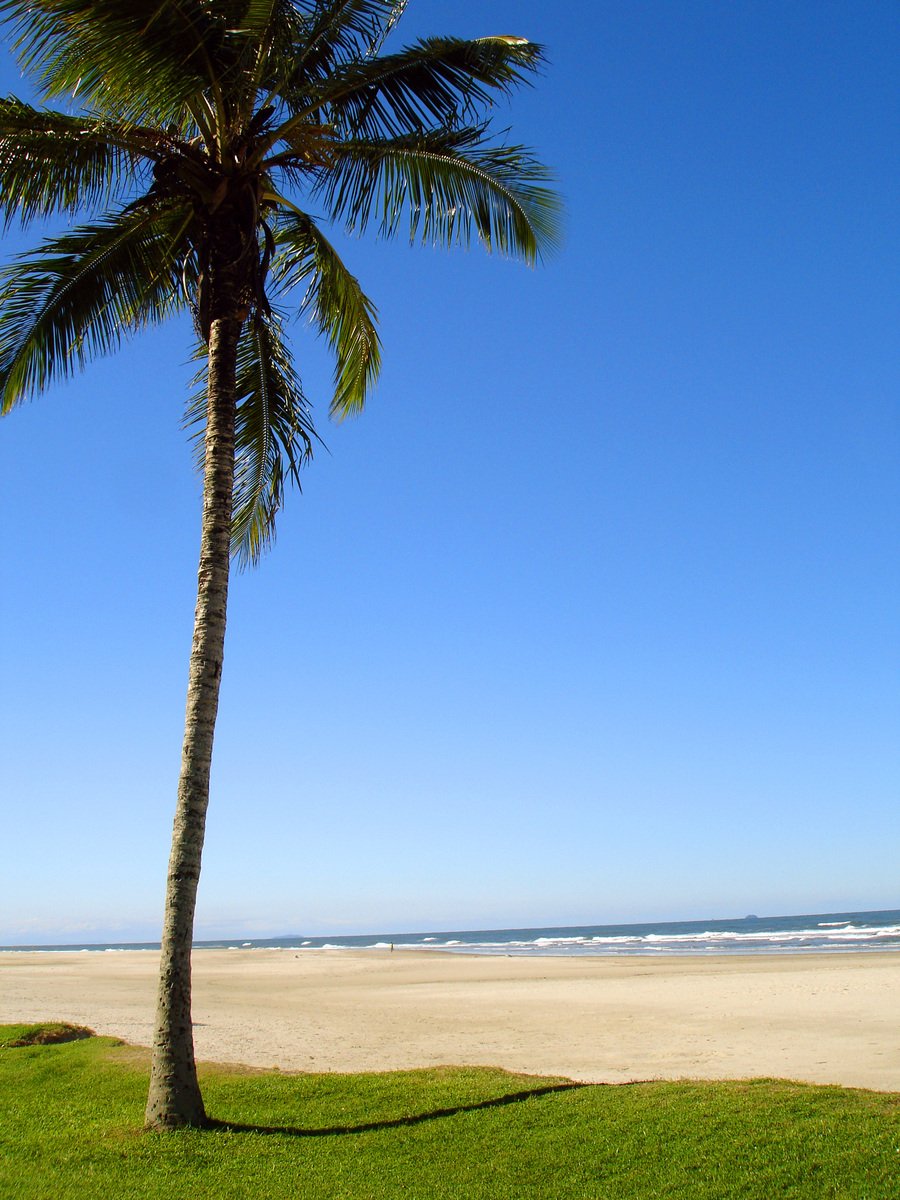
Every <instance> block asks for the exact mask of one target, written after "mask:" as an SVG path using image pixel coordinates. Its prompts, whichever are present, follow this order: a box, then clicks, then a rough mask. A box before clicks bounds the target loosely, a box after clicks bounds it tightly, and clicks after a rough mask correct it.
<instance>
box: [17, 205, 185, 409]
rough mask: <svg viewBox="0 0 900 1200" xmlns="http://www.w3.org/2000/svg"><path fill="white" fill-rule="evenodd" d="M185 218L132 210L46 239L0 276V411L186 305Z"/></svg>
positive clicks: (155, 209)
mask: <svg viewBox="0 0 900 1200" xmlns="http://www.w3.org/2000/svg"><path fill="white" fill-rule="evenodd" d="M189 219H190V213H189V212H186V211H185V209H184V208H183V207H182V206H178V205H173V204H172V203H171V202H169V203H167V204H162V203H155V204H154V203H150V202H148V203H144V204H139V205H136V206H133V207H131V208H129V209H126V210H124V211H122V212H120V213H116V214H114V215H113V216H109V217H106V218H104V219H103V220H102V221H99V222H97V223H96V224H92V225H83V226H80V227H78V228H76V229H74V230H72V231H71V232H70V233H66V234H64V235H63V236H61V237H58V238H51V239H49V240H48V241H46V242H44V243H43V245H42V246H40V247H38V249H37V250H35V251H31V252H30V253H28V254H24V255H21V256H19V257H18V258H17V259H16V260H15V261H14V263H13V264H12V265H11V266H10V267H8V268H7V269H6V270H5V271H4V272H3V273H2V274H0V411H2V412H4V413H5V412H8V411H9V409H10V408H12V407H13V406H14V405H15V404H17V403H19V401H21V400H24V399H27V398H30V397H31V395H32V394H34V393H35V392H38V391H41V390H42V389H43V388H45V387H47V385H48V384H49V383H50V382H51V381H53V380H54V379H57V378H59V377H65V376H67V375H70V374H71V373H72V371H73V370H74V369H75V368H76V367H83V366H84V364H85V363H86V362H87V360H88V359H89V358H91V357H93V356H95V355H98V354H104V353H107V352H108V351H110V350H112V349H115V348H117V347H118V345H119V344H120V343H121V341H122V339H123V337H124V336H126V334H127V333H129V332H131V331H133V330H135V329H138V328H141V327H142V326H146V325H149V324H156V323H158V322H160V321H162V320H164V319H165V318H166V317H168V316H169V315H170V313H172V312H173V311H174V310H175V309H176V308H178V307H180V306H183V305H184V299H183V297H182V294H181V290H180V283H179V273H180V270H181V266H180V264H181V259H182V258H183V256H184V255H185V253H187V251H188V243H187V240H186V230H187V224H188V221H189Z"/></svg>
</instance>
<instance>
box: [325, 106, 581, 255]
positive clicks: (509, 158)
mask: <svg viewBox="0 0 900 1200" xmlns="http://www.w3.org/2000/svg"><path fill="white" fill-rule="evenodd" d="M484 135H485V129H484V127H470V128H466V129H461V130H452V131H447V132H445V131H438V132H433V133H428V134H422V135H419V136H412V137H402V138H393V139H385V140H382V141H378V140H374V139H373V140H367V141H346V142H342V143H339V144H338V145H337V146H336V147H335V150H334V156H333V159H332V162H331V164H330V166H329V168H328V170H327V171H323V172H322V173H321V175H320V178H319V181H318V183H317V185H316V194H317V195H319V196H321V197H322V198H323V200H324V202H325V204H326V206H327V208H328V211H329V214H330V215H331V216H332V217H333V218H335V219H338V220H342V221H344V223H345V224H346V226H347V228H348V229H349V230H351V231H352V232H362V231H363V230H364V229H365V228H366V227H367V226H368V225H369V224H370V222H371V221H373V220H375V221H377V222H378V223H379V228H380V231H381V233H382V234H384V235H385V236H388V237H390V236H393V235H394V234H395V233H396V232H397V230H398V229H399V227H400V225H401V223H402V222H403V221H404V219H405V220H407V221H408V223H409V236H410V240H411V241H416V240H421V241H423V242H425V243H431V244H442V245H452V244H455V243H462V244H463V245H468V244H470V243H471V241H472V239H473V237H477V239H478V240H479V241H480V242H481V243H482V244H483V245H484V246H485V248H486V249H488V250H496V251H498V252H499V253H501V254H504V255H508V256H510V257H519V258H523V259H524V260H525V261H526V262H528V263H534V262H535V261H536V260H537V259H538V258H539V257H542V256H545V255H547V254H549V253H551V252H552V251H553V250H554V249H555V248H556V247H557V246H558V244H559V241H560V224H559V214H560V201H559V198H558V196H557V195H556V193H555V192H554V191H553V190H552V189H551V188H550V187H548V186H547V184H548V183H549V182H550V178H551V177H550V174H549V172H548V171H547V169H546V168H545V167H544V166H542V165H541V164H540V163H539V162H538V161H537V160H536V159H535V158H534V157H533V155H532V154H531V153H530V151H528V150H527V149H526V148H525V147H523V146H496V145H495V146H492V145H484V144H483V140H482V139H483V137H484Z"/></svg>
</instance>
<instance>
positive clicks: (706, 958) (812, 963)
mask: <svg viewBox="0 0 900 1200" xmlns="http://www.w3.org/2000/svg"><path fill="white" fill-rule="evenodd" d="M158 955H159V952H158V950H105V951H85V950H72V951H66V950H53V951H41V950H12V949H11V950H10V951H5V952H3V953H2V954H0V1022H13V1021H41V1020H67V1021H72V1022H73V1023H76V1024H83V1025H87V1026H89V1027H90V1028H92V1029H94V1030H96V1032H97V1033H100V1034H108V1035H111V1036H115V1037H120V1038H122V1039H123V1040H124V1041H127V1042H130V1043H136V1044H139V1045H145V1046H146V1045H149V1043H150V1041H151V1035H152V1019H153V1010H154V1005H155V987H156V968H157V962H158ZM193 963H194V1004H193V1009H194V1024H195V1030H194V1036H195V1044H196V1051H197V1057H198V1059H200V1060H203V1061H210V1062H230V1063H241V1064H244V1065H247V1066H251V1067H264V1068H272V1067H277V1068H279V1069H281V1070H287V1071H315V1072H356V1071H384V1070H392V1069H408V1068H414V1067H427V1066H440V1065H477V1066H500V1067H506V1068H507V1069H509V1070H514V1071H522V1072H524V1073H528V1074H535V1075H556V1076H564V1077H566V1078H570V1079H574V1080H577V1081H579V1082H606V1083H624V1082H633V1081H636V1080H648V1079H744V1078H753V1077H776V1078H785V1079H796V1080H803V1081H807V1082H811V1083H834V1084H844V1085H846V1086H851V1087H864V1088H872V1089H875V1090H880V1091H892V1092H900V1035H898V1032H897V1027H896V1016H895V1009H896V1004H895V1002H894V999H893V998H894V997H895V996H896V995H898V994H900V954H897V953H896V952H891V951H864V952H858V953H853V952H852V951H851V952H840V951H827V952H814V951H806V952H800V953H796V954H789V953H783V952H782V953H775V954H762V953H760V952H755V953H749V954H738V953H734V952H732V953H727V954H718V955H712V954H710V955H703V956H702V957H700V956H696V955H695V956H692V955H678V954H672V955H666V956H663V955H657V956H652V957H651V956H645V955H601V954H598V955H586V954H579V955H559V956H551V955H534V956H523V955H510V956H506V955H502V954H477V953H468V954H467V953H465V952H460V951H446V950H442V949H438V948H435V949H433V950H432V949H402V950H396V951H394V952H393V953H391V952H390V951H389V950H378V949H374V948H368V949H365V950H356V949H354V950H349V949H346V950H345V949H342V950H321V949H310V950H309V951H308V952H307V951H306V950H295V949H272V948H241V949H234V950H220V949H212V948H201V949H198V950H197V951H196V953H195V955H194V958H193Z"/></svg>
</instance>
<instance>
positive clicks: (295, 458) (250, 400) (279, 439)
mask: <svg viewBox="0 0 900 1200" xmlns="http://www.w3.org/2000/svg"><path fill="white" fill-rule="evenodd" d="M282 332H283V331H282V324H281V321H280V319H279V318H278V317H277V316H274V315H262V314H260V316H259V317H258V318H257V319H256V320H254V321H251V322H249V323H248V324H247V326H245V328H244V330H243V332H242V334H241V340H240V342H239V344H238V355H237V373H236V384H237V387H236V398H237V407H236V411H235V476H234V499H233V515H232V522H231V553H232V555H233V556H234V557H235V558H237V559H238V560H239V562H240V563H241V565H242V566H250V565H255V564H256V563H257V562H258V561H259V559H260V556H261V555H262V553H263V552H264V551H265V550H266V549H268V548H269V547H270V546H271V544H272V543H273V541H274V540H275V517H276V515H277V513H278V511H279V509H280V508H281V506H282V504H283V502H284V488H285V482H286V481H293V482H294V483H295V484H296V485H297V486H298V487H299V486H300V468H301V466H302V465H303V464H304V463H305V462H307V461H308V460H309V459H310V458H311V457H312V452H313V442H314V441H315V440H317V434H316V431H315V428H314V427H313V422H312V416H311V413H310V408H309V404H308V403H307V400H306V397H305V396H304V394H303V389H302V387H301V384H300V380H299V378H298V376H297V373H296V370H295V368H294V363H293V360H292V358H291V355H290V352H289V350H288V348H287V345H286V344H285V341H284V338H283V336H282ZM200 378H201V379H202V380H204V381H205V372H203V374H202V375H201V377H200ZM205 421H206V392H205V390H200V391H199V392H197V393H196V394H195V395H194V396H193V397H192V398H191V400H190V401H189V404H188V409H187V414H186V417H185V424H186V425H187V426H188V427H190V428H192V430H193V437H194V440H195V459H196V461H197V465H198V468H200V469H202V466H203V429H204V426H205Z"/></svg>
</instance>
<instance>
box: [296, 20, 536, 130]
mask: <svg viewBox="0 0 900 1200" xmlns="http://www.w3.org/2000/svg"><path fill="white" fill-rule="evenodd" d="M542 56H543V51H542V49H541V47H540V46H538V45H536V44H535V43H533V42H529V41H527V40H526V39H524V38H509V37H491V38H478V39H475V40H468V41H467V40H464V39H461V38H448V37H433V38H427V39H423V40H421V41H419V42H417V43H416V44H415V45H413V46H409V47H407V48H406V49H404V50H402V51H400V52H399V53H397V54H390V55H384V56H382V57H379V58H376V59H373V60H357V61H355V62H352V63H351V64H349V65H348V66H346V67H344V68H343V69H341V70H337V71H334V72H333V73H332V74H331V75H330V77H329V78H328V80H327V81H326V82H325V84H324V85H323V86H322V87H320V88H319V89H318V90H317V91H316V92H314V93H313V95H314V97H315V102H316V104H317V106H318V107H320V108H321V109H322V110H324V111H326V112H327V113H328V116H329V119H330V120H331V121H332V122H333V123H334V124H335V125H336V126H337V127H338V128H339V129H341V130H342V131H343V132H345V133H346V134H347V136H349V137H355V138H385V137H391V138H392V137H399V136H402V135H404V134H410V133H416V132H419V131H421V130H423V129H429V128H437V129H441V128H443V129H448V128H449V129H452V128H455V127H457V126H459V125H460V124H462V123H464V122H467V123H468V122H470V121H471V120H472V119H473V117H474V115H475V114H476V112H477V111H478V110H480V109H484V108H486V107H488V106H490V105H491V104H492V103H494V101H495V99H496V96H497V95H498V94H508V93H509V92H511V91H512V89H513V88H515V87H517V86H520V85H522V84H523V83H525V82H526V80H527V74H528V73H533V72H535V71H536V70H537V69H538V67H539V66H540V63H541V61H542Z"/></svg>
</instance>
